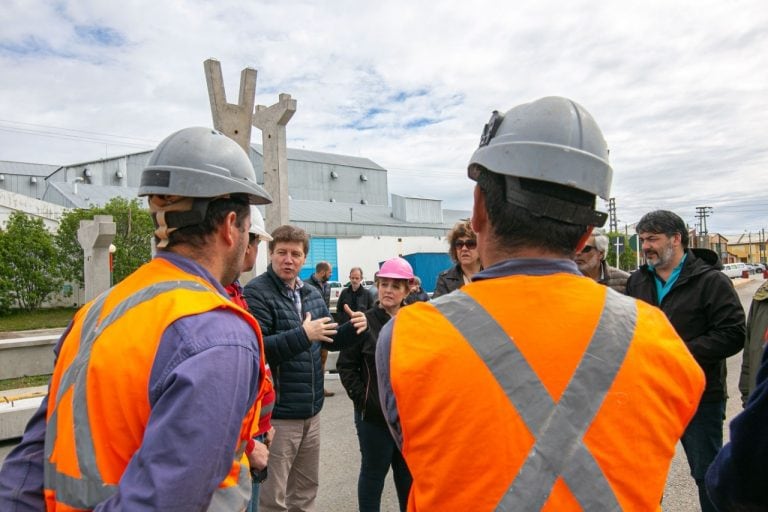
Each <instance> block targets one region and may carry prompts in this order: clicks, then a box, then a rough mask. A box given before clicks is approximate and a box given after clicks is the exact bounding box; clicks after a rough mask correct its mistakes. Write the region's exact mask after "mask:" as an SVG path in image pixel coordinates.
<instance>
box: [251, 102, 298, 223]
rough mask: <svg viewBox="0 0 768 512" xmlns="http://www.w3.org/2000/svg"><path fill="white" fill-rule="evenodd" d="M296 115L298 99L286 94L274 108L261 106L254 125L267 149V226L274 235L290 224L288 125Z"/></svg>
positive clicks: (265, 152)
mask: <svg viewBox="0 0 768 512" xmlns="http://www.w3.org/2000/svg"><path fill="white" fill-rule="evenodd" d="M294 112H296V100H293V99H291V95H290V94H285V93H282V94H280V96H279V101H278V102H277V103H275V104H274V105H272V106H270V107H265V106H264V105H258V106H257V107H256V112H254V114H253V125H254V126H255V127H256V128H259V129H260V130H261V140H262V144H263V146H264V188H266V189H267V192H269V193H270V194H271V195H272V199H273V202H272V204H268V205H266V208H265V209H266V215H265V219H264V223H265V224H266V228H267V231H269V232H271V231H272V230H273V229H275V228H276V227H278V226H281V225H283V224H288V146H287V142H286V138H285V125H287V124H288V121H290V120H291V117H293V114H294Z"/></svg>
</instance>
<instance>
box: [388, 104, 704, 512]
mask: <svg viewBox="0 0 768 512" xmlns="http://www.w3.org/2000/svg"><path fill="white" fill-rule="evenodd" d="M611 175H612V170H611V167H610V165H609V164H608V150H607V147H606V144H605V141H604V139H603V136H602V133H601V131H600V129H599V127H598V126H597V124H596V123H595V121H594V119H593V118H592V116H590V114H589V113H588V112H587V111H586V110H585V109H584V108H583V107H581V106H580V105H578V104H576V103H574V102H573V101H570V100H568V99H565V98H560V97H549V98H543V99H540V100H538V101H535V102H533V103H529V104H525V105H521V106H518V107H515V108H513V109H512V110H510V111H508V112H507V113H506V114H503V115H501V114H499V113H498V112H494V114H493V116H492V117H491V120H490V121H489V122H488V124H487V125H486V126H485V129H484V131H483V134H482V137H481V140H480V147H479V148H478V149H477V150H476V151H475V152H474V154H473V155H472V158H471V160H470V163H469V177H470V179H472V180H474V181H476V185H475V189H474V206H473V210H472V228H473V230H474V232H475V233H476V234H477V249H478V252H479V256H480V260H481V261H482V262H483V266H484V270H482V271H481V272H479V273H477V274H476V275H475V276H474V277H473V279H472V282H470V283H469V284H467V285H465V286H464V287H462V288H461V289H460V290H456V291H454V292H452V293H450V294H448V295H445V296H443V297H440V298H439V299H436V300H432V301H431V302H419V303H416V304H412V305H410V306H408V307H406V308H403V310H402V311H400V312H399V313H398V315H397V318H395V319H394V320H393V321H392V322H390V323H389V324H387V326H385V327H384V329H383V330H382V333H381V336H380V338H379V343H378V344H377V351H376V363H377V368H378V376H379V394H380V399H381V403H382V406H383V407H384V409H385V411H384V412H385V416H386V418H387V421H388V423H389V426H390V429H391V431H392V433H393V435H394V437H395V440H396V443H397V444H398V445H399V446H400V447H401V449H402V452H403V455H404V457H405V460H406V463H407V464H408V468H409V469H410V470H411V473H412V475H413V486H412V487H411V493H410V496H409V506H408V510H411V511H418V510H425V511H429V510H473V511H485V510H540V509H546V510H558V511H563V510H565V511H568V510H590V511H591V510H660V502H661V497H662V493H663V490H664V485H665V481H666V476H667V471H668V469H669V464H670V461H671V459H672V457H673V455H674V453H675V445H676V443H677V441H678V439H679V438H680V435H681V434H682V432H683V430H684V429H685V426H686V424H687V423H688V421H689V420H690V418H691V416H692V415H693V413H694V412H695V410H696V406H697V404H698V402H699V398H700V396H701V393H702V390H703V388H704V376H703V374H702V371H701V369H700V368H699V367H698V365H697V364H696V362H695V361H694V359H693V357H691V355H690V353H689V352H688V350H687V349H686V347H685V345H684V344H683V342H682V341H681V340H680V338H679V337H678V336H677V334H676V333H675V331H674V329H672V327H671V326H670V325H669V322H668V321H667V320H666V318H665V317H664V315H663V314H662V313H661V312H660V311H659V310H658V309H656V308H654V307H651V306H650V305H648V304H646V303H643V302H641V301H637V300H634V299H631V298H629V297H626V296H623V295H621V294H618V293H616V292H615V291H614V290H611V289H610V288H608V287H606V286H602V285H599V284H598V283H596V282H595V281H593V280H592V279H589V278H587V277H584V276H582V275H581V272H579V269H578V267H577V266H576V264H575V262H574V261H573V257H574V253H575V252H576V251H578V250H579V249H580V248H581V247H582V246H583V245H584V244H585V243H586V241H587V239H588V238H589V235H590V232H591V231H592V227H593V226H602V225H603V224H604V222H605V219H606V214H605V213H602V212H597V211H595V199H596V196H597V195H599V196H601V197H603V198H607V197H609V193H610V183H611Z"/></svg>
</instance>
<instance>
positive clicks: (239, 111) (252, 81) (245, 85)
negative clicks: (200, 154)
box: [203, 59, 256, 156]
mask: <svg viewBox="0 0 768 512" xmlns="http://www.w3.org/2000/svg"><path fill="white" fill-rule="evenodd" d="M203 67H204V68H205V81H206V82H207V83H208V97H209V99H210V100H211V114H212V116H213V127H214V128H216V129H217V130H219V131H220V132H222V133H224V134H225V135H227V136H228V137H229V138H230V139H232V140H234V141H235V142H237V143H238V144H239V145H240V147H241V148H243V150H244V151H245V152H246V153H247V154H248V155H249V156H250V145H251V115H252V113H253V104H254V102H255V101H256V100H255V97H256V70H255V69H253V68H245V69H243V71H242V72H241V73H240V97H239V100H238V103H237V104H234V103H227V95H226V93H225V92H224V80H223V79H222V77H221V63H220V62H219V61H217V60H215V59H208V60H206V61H205V62H204V63H203Z"/></svg>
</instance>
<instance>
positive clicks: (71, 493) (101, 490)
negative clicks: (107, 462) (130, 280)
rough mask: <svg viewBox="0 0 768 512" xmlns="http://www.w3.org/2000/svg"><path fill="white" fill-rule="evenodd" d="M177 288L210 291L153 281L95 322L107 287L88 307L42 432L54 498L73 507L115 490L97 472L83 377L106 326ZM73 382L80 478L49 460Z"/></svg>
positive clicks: (91, 504) (193, 285)
mask: <svg viewBox="0 0 768 512" xmlns="http://www.w3.org/2000/svg"><path fill="white" fill-rule="evenodd" d="M179 289H185V290H189V291H194V292H206V293H211V292H212V290H211V289H210V288H208V287H206V286H204V285H202V284H200V283H198V282H195V281H167V282H161V283H155V284H153V285H150V286H148V287H146V288H144V289H142V290H139V291H138V292H136V293H134V294H132V295H131V296H129V297H128V298H127V299H125V300H124V301H122V302H121V303H120V304H118V305H117V306H116V307H115V308H114V309H113V310H112V311H111V312H110V314H109V315H108V316H107V317H106V318H105V319H104V320H103V321H102V322H101V323H98V319H99V317H100V316H101V312H102V309H103V308H104V303H105V301H106V299H107V296H108V295H109V291H110V290H107V291H106V292H104V293H103V294H101V295H100V296H99V297H98V298H97V299H96V300H95V301H94V302H93V304H92V305H91V307H90V308H89V310H88V313H87V314H86V316H85V319H84V320H83V327H82V331H81V336H80V346H79V348H78V353H77V356H76V357H75V358H74V360H73V361H72V363H71V364H70V366H69V367H68V368H67V370H66V371H65V372H64V375H63V376H62V379H61V383H60V385H59V389H58V393H57V394H56V401H55V403H54V404H49V407H53V412H52V413H51V416H50V418H49V420H48V426H47V429H46V434H45V467H44V480H45V487H46V488H47V489H54V490H55V492H56V501H58V502H61V503H64V504H66V505H69V506H71V507H74V508H79V509H90V508H93V507H95V506H96V505H97V504H99V503H101V502H103V501H105V500H107V499H108V498H109V497H110V496H112V495H113V494H115V492H117V486H116V485H108V484H105V483H104V481H103V478H102V476H101V474H100V472H99V468H98V465H97V464H96V451H95V448H94V444H93V435H92V433H91V423H90V419H89V416H88V403H87V393H86V384H87V382H86V377H87V373H88V372H87V368H88V363H89V360H90V357H91V351H92V348H93V344H94V342H95V341H96V339H97V338H98V337H99V335H100V334H101V333H102V332H103V331H104V330H105V329H106V328H107V327H109V326H110V325H111V324H112V323H114V322H115V321H116V320H118V319H119V318H120V317H122V316H123V315H124V314H125V313H126V312H127V311H128V310H130V309H131V308H133V307H135V306H137V305H139V304H141V303H143V302H146V301H149V300H152V299H154V298H155V297H157V296H158V295H160V294H162V293H167V292H170V291H175V290H179ZM73 386H74V391H73V394H72V403H73V418H74V423H75V428H74V435H75V450H76V452H77V461H78V466H79V469H80V474H81V478H75V477H72V476H69V475H66V474H63V473H60V472H58V471H57V470H56V467H55V466H54V465H53V464H52V463H51V462H50V458H51V455H52V453H53V449H54V445H55V441H56V437H57V416H58V407H59V404H60V402H61V399H62V397H63V396H64V395H65V394H66V392H67V391H68V390H69V389H70V388H72V387H73Z"/></svg>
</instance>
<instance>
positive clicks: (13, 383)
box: [0, 375, 51, 391]
mask: <svg viewBox="0 0 768 512" xmlns="http://www.w3.org/2000/svg"><path fill="white" fill-rule="evenodd" d="M50 378H51V376H50V375H25V376H24V377H17V378H15V379H4V380H0V391H5V390H6V389H17V388H32V387H35V386H46V385H48V381H49V380H50Z"/></svg>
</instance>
